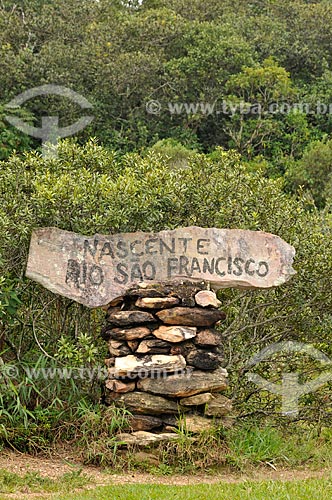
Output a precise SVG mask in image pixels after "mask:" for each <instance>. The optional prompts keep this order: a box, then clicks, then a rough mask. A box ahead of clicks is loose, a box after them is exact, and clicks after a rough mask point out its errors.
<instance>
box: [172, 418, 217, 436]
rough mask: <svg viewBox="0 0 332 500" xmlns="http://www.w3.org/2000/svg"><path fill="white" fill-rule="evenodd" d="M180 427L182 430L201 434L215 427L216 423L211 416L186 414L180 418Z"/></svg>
mask: <svg viewBox="0 0 332 500" xmlns="http://www.w3.org/2000/svg"><path fill="white" fill-rule="evenodd" d="M178 427H179V429H180V430H182V432H192V433H193V434H200V433H201V432H207V431H211V430H213V429H215V428H216V425H215V422H214V421H213V420H212V419H211V418H205V417H201V416H200V415H185V416H184V417H181V419H179V423H178Z"/></svg>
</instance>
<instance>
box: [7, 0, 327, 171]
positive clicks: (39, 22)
mask: <svg viewBox="0 0 332 500" xmlns="http://www.w3.org/2000/svg"><path fill="white" fill-rule="evenodd" d="M219 3H220V2H217V1H215V0H209V1H208V2H207V1H206V0H195V1H193V2H192V4H191V8H190V9H187V6H186V3H185V2H184V1H183V0H172V1H167V2H166V1H164V0H158V1H146V0H145V1H144V2H143V3H142V5H135V2H134V3H133V2H129V3H128V2H127V3H126V2H121V1H120V0H119V1H117V2H109V1H108V0H101V1H98V2H93V1H84V2H82V1H78V0H66V1H65V0H54V1H52V2H46V1H44V0H40V1H37V0H36V1H33V2H16V3H15V4H14V5H13V6H10V2H9V3H7V2H2V3H1V6H0V28H1V30H0V55H1V61H2V72H1V75H0V90H1V96H2V97H1V105H2V106H3V105H5V104H6V103H7V102H8V101H9V100H10V99H11V98H13V97H14V96H16V95H18V94H19V93H21V92H22V91H23V90H27V89H30V88H33V87H36V86H39V85H41V84H44V83H49V84H58V85H63V86H65V87H69V88H72V89H73V90H75V91H77V92H79V93H81V94H82V95H83V96H84V97H86V98H87V99H88V100H89V101H90V102H91V103H92V105H93V107H94V112H93V114H94V116H95V119H94V121H93V122H92V124H91V125H89V127H87V128H86V129H85V130H84V131H81V132H80V133H79V134H78V140H79V141H81V142H85V141H86V140H87V138H89V137H91V136H96V137H98V138H99V140H100V141H101V142H102V143H103V144H104V145H106V146H108V147H110V148H112V149H118V150H121V151H124V152H127V151H132V150H137V149H141V148H146V147H149V146H151V145H153V144H155V143H156V142H157V141H158V140H163V139H168V138H171V139H174V140H176V141H179V142H181V143H184V144H185V142H184V141H185V139H186V140H188V139H189V142H190V143H194V144H195V148H196V147H197V146H198V149H201V150H205V151H208V150H211V149H212V148H214V147H215V146H217V145H221V146H223V147H229V146H231V147H235V148H236V149H237V150H238V151H240V152H241V153H242V154H246V155H248V157H250V158H252V157H253V156H255V155H256V154H264V155H265V156H266V157H267V158H269V159H270V161H273V162H275V161H276V160H277V158H276V156H278V155H280V154H283V155H286V156H288V155H290V156H291V157H293V156H295V157H298V156H299V155H300V153H301V152H302V151H303V149H304V148H305V146H306V145H307V143H308V141H309V140H314V139H319V138H321V134H322V133H330V132H331V120H330V114H329V113H325V114H321V115H320V114H315V113H314V114H312V115H311V114H309V115H305V117H303V120H304V119H305V120H304V121H305V123H303V124H301V125H300V124H299V123H297V124H295V123H293V128H294V132H295V129H297V128H298V126H299V125H300V130H301V131H300V133H299V136H297V135H296V133H293V134H291V137H288V135H289V133H290V132H289V128H291V127H292V124H289V123H287V114H285V115H283V116H281V115H278V116H273V117H272V116H270V115H269V114H268V115H263V116H261V117H259V119H258V117H257V116H253V117H252V116H251V117H250V116H248V117H246V120H245V123H244V129H243V130H242V128H241V126H242V124H243V123H242V122H243V117H241V116H239V115H236V116H234V117H233V119H230V117H229V116H227V115H225V114H224V113H223V112H219V111H218V108H216V109H217V111H216V113H212V115H211V116H210V115H208V114H206V113H204V112H203V113H202V112H200V111H197V112H191V113H186V112H183V113H180V114H177V113H172V112H171V111H170V108H169V104H171V105H172V106H173V105H174V103H175V104H179V103H189V104H190V103H194V104H195V103H196V104H197V103H207V104H208V105H210V106H213V105H214V103H219V104H220V103H221V102H222V101H223V100H226V101H227V100H229V99H230V98H231V97H232V98H233V97H234V96H235V97H237V99H240V98H244V99H245V102H248V100H249V98H250V99H251V100H252V99H254V101H256V100H257V101H258V102H259V103H261V102H262V101H264V102H265V101H266V100H267V98H269V99H272V100H273V101H275V100H278V101H279V102H281V103H282V102H283V101H284V100H286V101H287V102H290V101H292V100H294V99H295V96H296V94H297V97H298V99H299V100H300V101H305V102H309V103H312V104H313V106H314V108H315V107H316V103H317V102H318V101H321V102H324V103H326V104H329V103H330V102H331V99H330V97H331V92H330V87H331V86H330V85H329V83H330V72H331V62H332V60H331V51H330V38H331V33H332V9H331V5H330V3H328V2H324V1H319V2H315V3H308V2H304V1H302V0H292V1H291V2H286V1H285V0H276V1H269V2H244V1H243V0H236V1H235V2H231V1H229V0H227V1H226V2H222V3H221V4H220V5H219ZM151 99H154V100H157V101H159V103H160V105H161V112H160V114H158V115H153V114H149V113H148V112H147V110H146V103H147V102H148V101H149V100H151ZM292 102H293V101H292ZM23 107H24V109H26V110H29V112H30V116H31V114H33V115H34V116H36V118H37V120H38V118H39V119H40V117H41V116H43V115H45V110H47V114H48V115H56V116H59V117H60V122H62V123H63V124H66V125H69V124H71V123H73V122H74V121H75V120H76V119H77V118H78V117H79V116H81V115H82V110H80V109H79V107H78V106H76V105H73V104H72V103H71V102H70V101H69V100H68V99H65V98H55V97H52V96H44V97H40V98H38V99H36V98H35V99H33V100H31V101H29V102H27V103H26V104H25V105H24V106H23ZM1 122H2V120H1V119H0V138H1V136H3V138H4V140H2V141H1V142H2V143H3V144H4V146H3V149H4V151H3V153H2V157H7V156H8V152H10V151H12V150H13V149H16V150H18V151H21V150H25V149H29V148H30V147H31V144H32V143H31V141H30V139H29V138H27V137H26V136H23V135H22V134H20V133H17V132H16V131H15V130H12V129H11V128H10V127H7V126H6V128H5V129H2V127H1ZM306 134H309V138H307V137H304V136H305V135H306ZM1 142H0V144H1ZM271 143H276V144H275V145H273V146H270V144H271ZM33 144H34V145H35V146H36V145H37V144H36V143H33ZM0 152H1V149H0Z"/></svg>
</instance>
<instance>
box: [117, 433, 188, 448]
mask: <svg viewBox="0 0 332 500" xmlns="http://www.w3.org/2000/svg"><path fill="white" fill-rule="evenodd" d="M116 439H117V441H119V442H120V443H121V444H123V445H126V446H149V445H153V444H158V443H161V442H168V441H176V440H177V439H179V436H178V435H177V434H174V433H171V432H160V433H159V434H153V433H152V432H148V431H136V432H132V433H131V434H128V433H125V432H123V433H121V434H118V435H117V436H116Z"/></svg>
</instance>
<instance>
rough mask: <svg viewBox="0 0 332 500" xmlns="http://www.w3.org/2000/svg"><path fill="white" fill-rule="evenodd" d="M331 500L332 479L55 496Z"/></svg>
mask: <svg viewBox="0 0 332 500" xmlns="http://www.w3.org/2000/svg"><path fill="white" fill-rule="evenodd" d="M202 498H204V500H210V499H211V500H216V499H218V500H224V499H225V500H229V499H232V500H245V499H248V500H249V499H250V500H253V499H254V500H266V499H267V498H271V499H278V500H293V499H294V500H308V499H311V498H317V499H319V500H330V499H331V498H332V480H331V478H330V479H324V480H323V479H308V480H304V481H287V482H282V481H261V482H254V481H245V482H242V483H237V484H225V483H222V484H220V483H218V484H200V485H194V486H164V485H157V484H151V485H150V484H149V485H142V484H130V485H129V484H124V485H120V486H105V487H99V488H96V489H95V490H89V492H80V493H77V494H70V495H61V496H58V495H56V496H52V499H56V500H76V499H77V500H109V499H112V500H142V499H144V500H171V499H176V500H188V499H190V500H196V499H197V500H202Z"/></svg>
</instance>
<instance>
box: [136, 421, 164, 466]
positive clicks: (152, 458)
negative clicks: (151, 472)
mask: <svg viewBox="0 0 332 500" xmlns="http://www.w3.org/2000/svg"><path fill="white" fill-rule="evenodd" d="M142 430H143V429H142ZM156 452H157V454H158V450H156ZM130 461H131V463H136V464H139V465H141V464H143V463H145V464H147V465H153V466H154V467H156V466H158V465H159V464H160V460H159V458H158V456H157V455H155V454H154V453H152V452H151V450H149V451H144V450H139V451H136V452H135V453H132V454H131V460H130Z"/></svg>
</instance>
